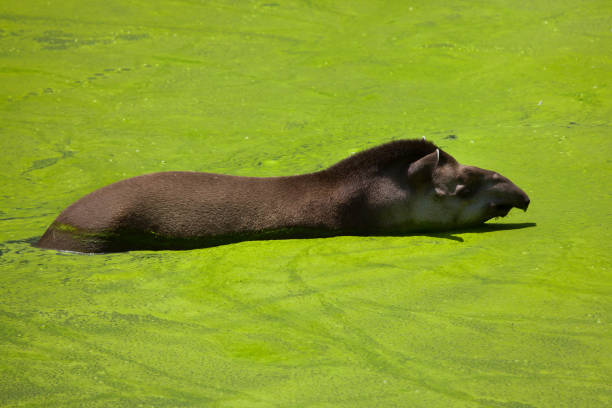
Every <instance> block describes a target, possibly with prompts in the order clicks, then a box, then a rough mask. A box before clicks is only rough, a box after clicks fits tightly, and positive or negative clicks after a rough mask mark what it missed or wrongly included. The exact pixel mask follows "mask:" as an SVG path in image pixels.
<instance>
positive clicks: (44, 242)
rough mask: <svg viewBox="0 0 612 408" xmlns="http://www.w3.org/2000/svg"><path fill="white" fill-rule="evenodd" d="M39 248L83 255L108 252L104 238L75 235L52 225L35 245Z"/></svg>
mask: <svg viewBox="0 0 612 408" xmlns="http://www.w3.org/2000/svg"><path fill="white" fill-rule="evenodd" d="M36 246H37V247H39V248H48V249H57V250H61V251H74V252H84V253H95V252H98V253H99V252H108V246H109V245H108V241H107V240H106V239H104V237H98V236H94V235H84V234H75V233H74V232H72V231H66V230H65V229H58V228H56V227H55V224H52V225H51V226H50V227H49V228H48V229H47V231H45V233H44V234H43V236H42V237H40V239H39V240H38V242H37V243H36Z"/></svg>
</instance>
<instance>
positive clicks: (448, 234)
mask: <svg viewBox="0 0 612 408" xmlns="http://www.w3.org/2000/svg"><path fill="white" fill-rule="evenodd" d="M535 226H537V224H536V223H535V222H522V223H505V224H482V225H480V226H477V227H472V228H463V229H456V230H451V231H440V232H415V233H408V234H400V233H390V234H344V235H346V236H361V237H366V236H378V237H417V236H425V237H432V238H443V239H449V240H451V241H456V242H464V239H463V238H462V237H460V236H457V234H466V233H485V232H495V231H508V230H514V229H523V228H530V227H535ZM333 236H341V235H336V234H329V233H327V234H312V233H311V234H304V231H302V233H301V234H300V233H298V234H297V235H296V236H289V235H287V236H283V237H280V236H278V237H274V236H267V237H251V239H248V238H247V237H244V239H234V240H228V241H225V242H223V241H220V242H217V243H211V242H209V243H207V244H203V243H202V245H197V244H195V243H194V244H195V245H193V246H191V247H175V248H171V247H158V248H155V247H146V248H144V247H143V248H137V247H136V248H134V249H132V250H133V251H139V250H154V251H155V250H190V249H202V248H210V247H215V246H223V245H230V244H235V243H238V242H244V241H257V240H283V239H309V238H329V237H333ZM38 239H39V237H31V238H28V239H24V240H12V241H5V242H2V243H0V256H2V254H3V253H5V252H6V245H7V244H15V243H27V244H29V245H30V246H33V247H36V243H37V242H38ZM132 250H128V251H132ZM124 251H126V250H122V251H108V252H99V254H103V253H113V252H124ZM57 252H60V253H69V254H84V253H81V252H75V251H65V250H60V251H57ZM88 254H89V253H88Z"/></svg>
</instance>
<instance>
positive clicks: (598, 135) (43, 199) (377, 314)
mask: <svg viewBox="0 0 612 408" xmlns="http://www.w3.org/2000/svg"><path fill="white" fill-rule="evenodd" d="M85 3H87V4H85ZM85 3H84V2H78V1H62V2H56V1H24V2H17V1H5V2H2V3H1V4H0V151H1V152H2V160H1V161H0V180H1V186H2V188H1V190H0V254H1V256H0V405H1V406H28V407H48V406H74V407H112V406H116V407H126V406H147V407H148V406H154V407H162V406H164V407H166V406H167V407H176V406H197V407H200V406H211V407H269V406H283V407H285V406H288V407H338V406H345V407H357V406H363V407H374V406H381V407H392V406H397V407H506V408H509V407H515V408H527V407H603V406H610V405H611V404H612V383H611V381H610V379H611V378H612V357H611V356H612V332H611V330H610V320H611V313H612V297H611V296H612V255H611V254H612V232H611V227H612V223H611V221H612V217H611V215H612V211H611V210H610V208H611V207H610V203H611V201H610V199H611V195H612V178H611V175H612V159H611V155H612V141H611V139H610V136H611V133H612V132H611V123H610V118H612V109H611V107H612V91H611V89H612V88H611V86H612V83H611V78H612V4H611V3H610V2H609V1H590V2H567V1H554V2H551V1H538V2H528V3H527V4H525V5H521V6H519V3H517V2H515V1H510V0H508V1H486V2H476V1H471V2H453V3H451V4H450V5H449V3H448V2H441V1H440V2H438V1H434V2H432V1H427V2H425V1H422V2H404V1H395V2H393V1H391V2H384V3H383V2H375V1H362V2H356V1H335V2H331V1H303V2H298V1H284V0H280V1H269V2H268V1H267V0H262V1H252V2H247V1H244V2H234V1H229V0H228V1H222V0H219V1H212V2H204V1H202V2H200V1H195V0H184V1H178V0H177V1H168V2H143V1H115V0H108V1H104V2H85ZM423 135H425V136H426V137H427V138H428V139H429V140H432V141H434V142H436V143H438V144H439V145H440V146H441V147H442V148H444V149H445V150H446V151H448V152H449V153H450V154H452V155H453V156H455V157H456V158H457V159H458V160H459V161H460V162H462V163H465V164H472V165H477V166H479V167H484V168H489V169H494V170H496V171H499V172H500V173H502V174H504V175H505V176H507V177H509V178H510V179H512V180H513V181H514V182H516V184H517V185H519V186H520V187H521V188H523V189H524V190H525V191H526V192H527V193H528V194H529V195H530V197H531V206H530V208H529V211H528V212H527V213H522V212H518V211H516V210H514V211H513V212H511V214H510V215H509V217H507V218H505V219H503V220H498V221H495V222H497V223H535V224H536V226H533V227H527V228H520V229H500V230H492V231H486V230H485V231H484V232H464V233H457V234H454V235H453V236H450V237H449V236H447V237H442V236H406V237H337V238H328V239H311V240H286V241H271V242H266V241H259V242H243V243H239V244H234V245H227V246H221V247H215V248H209V249H201V250H193V251H181V252H171V251H162V252H132V253H123V254H112V255H98V256H84V255H73V254H62V253H57V252H55V251H45V250H39V249H36V248H33V247H31V246H30V245H29V241H31V240H32V239H35V238H36V237H39V236H40V235H41V234H42V233H43V232H44V230H45V229H46V227H47V226H48V224H49V223H50V222H51V221H52V220H53V219H54V218H55V217H56V216H57V214H58V213H59V212H60V211H61V210H62V209H63V208H65V207H66V206H67V205H69V204H70V203H72V202H73V201H74V200H76V199H77V198H79V197H81V196H82V195H84V194H86V193H88V192H90V191H92V190H94V189H96V188H99V187H101V186H104V185H106V184H108V183H111V182H113V181H117V180H120V179H122V178H126V177H129V176H135V175H138V174H142V173H146V172H153V171H163V170H196V171H213V172H220V173H228V174H237V175H250V176H277V175H289V174H297V173H302V172H309V171H314V170H319V169H322V168H324V167H326V166H328V165H331V164H333V163H334V162H336V161H338V160H340V159H342V158H344V157H346V156H347V155H349V154H350V153H351V152H354V151H357V150H361V149H365V148H368V147H371V146H374V145H376V144H379V143H382V142H386V141H389V140H392V139H398V138H406V137H419V138H420V137H421V136H423ZM450 135H454V136H453V137H449V136H450Z"/></svg>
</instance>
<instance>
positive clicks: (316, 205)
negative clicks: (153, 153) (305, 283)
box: [38, 140, 529, 252]
mask: <svg viewBox="0 0 612 408" xmlns="http://www.w3.org/2000/svg"><path fill="white" fill-rule="evenodd" d="M528 205H529V197H527V194H525V193H524V192H523V191H522V190H521V189H520V188H518V187H517V186H515V185H514V184H513V183H512V182H511V181H510V180H508V179H507V178H505V177H503V176H501V175H499V174H497V173H495V172H493V171H489V170H483V169H479V168H477V167H472V166H464V165H461V164H459V163H458V162H457V161H456V160H455V159H454V158H453V157H451V156H450V155H449V154H447V153H445V152H443V151H441V150H439V149H437V148H436V146H435V145H434V144H432V143H430V142H427V141H425V140H401V141H396V142H391V143H387V144H384V145H382V146H378V147H374V148H372V149H369V150H366V151H364V152H361V153H358V154H355V155H353V156H351V157H349V158H347V159H345V160H343V161H341V162H339V163H337V164H335V165H333V166H331V167H330V168H328V169H326V170H323V171H319V172H317V173H311V174H304V175H298V176H290V177H271V178H256V177H237V176H227V175H220V174H210V173H194V172H166V173H154V174H147V175H144V176H139V177H134V178H130V179H127V180H123V181H119V182H117V183H114V184H111V185H108V186H106V187H103V188H101V189H99V190H96V191H94V192H93V193H91V194H89V195H87V196H85V197H83V198H81V199H80V200H78V201H77V202H75V203H74V204H72V205H71V206H70V207H68V208H67V209H66V210H64V212H62V213H61V214H60V215H59V217H57V219H56V220H55V221H54V222H53V224H51V226H50V227H49V229H48V230H47V231H46V232H45V234H44V235H43V236H42V238H41V239H40V241H39V242H38V246H39V247H41V248H53V249H60V250H69V251H78V252H116V251H129V250H137V249H190V248H201V247H206V246H213V245H219V244H226V243H230V242H237V241H244V240H252V239H279V238H305V237H321V236H332V235H350V234H355V235H368V234H372V235H384V234H402V233H409V232H420V231H423V232H424V231H441V230H451V229H457V228H462V227H471V226H474V225H477V224H481V223H483V222H485V221H487V220H489V219H491V218H494V217H503V216H505V215H506V214H507V213H508V212H509V211H510V209H511V208H512V207H518V208H521V209H523V210H526V209H527V206H528Z"/></svg>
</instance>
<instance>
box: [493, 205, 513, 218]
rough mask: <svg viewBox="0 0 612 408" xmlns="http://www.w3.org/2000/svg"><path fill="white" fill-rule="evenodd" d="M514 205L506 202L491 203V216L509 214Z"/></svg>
mask: <svg viewBox="0 0 612 408" xmlns="http://www.w3.org/2000/svg"><path fill="white" fill-rule="evenodd" d="M512 207H514V205H512V204H504V203H498V204H496V203H491V204H489V209H490V214H491V218H495V217H505V216H506V215H508V213H509V212H510V210H511V209H512Z"/></svg>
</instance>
